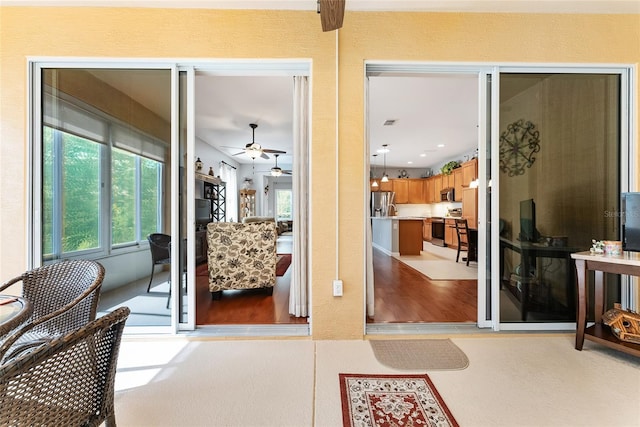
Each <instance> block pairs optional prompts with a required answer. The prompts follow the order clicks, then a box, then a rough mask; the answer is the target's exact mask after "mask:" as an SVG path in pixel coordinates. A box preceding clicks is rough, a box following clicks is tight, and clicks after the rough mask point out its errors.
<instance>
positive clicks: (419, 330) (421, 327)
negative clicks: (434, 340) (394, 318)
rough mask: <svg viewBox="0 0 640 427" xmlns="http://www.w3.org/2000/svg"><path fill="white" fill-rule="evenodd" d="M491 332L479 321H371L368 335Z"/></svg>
mask: <svg viewBox="0 0 640 427" xmlns="http://www.w3.org/2000/svg"><path fill="white" fill-rule="evenodd" d="M482 332H491V329H481V328H479V327H478V324H477V323H369V324H367V325H366V327H365V333H366V335H429V334H434V335H437V334H478V333H482Z"/></svg>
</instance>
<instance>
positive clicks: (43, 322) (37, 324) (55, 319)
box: [0, 284, 101, 363]
mask: <svg viewBox="0 0 640 427" xmlns="http://www.w3.org/2000/svg"><path fill="white" fill-rule="evenodd" d="M100 288H101V284H98V286H96V287H92V288H88V289H87V290H85V291H84V292H83V293H82V294H80V295H79V296H78V297H77V298H76V299H74V300H73V301H71V302H70V303H69V304H67V305H65V306H64V307H61V308H59V309H58V310H56V311H53V312H51V313H49V314H47V315H45V316H42V317H40V318H38V319H36V320H34V321H32V322H28V323H25V324H23V325H22V326H21V327H20V328H18V329H16V330H15V331H13V332H11V333H10V334H9V335H8V336H7V337H6V338H5V339H4V340H3V341H2V345H0V363H3V361H4V359H5V355H6V354H7V352H8V351H9V349H11V347H12V346H13V345H14V344H16V342H17V341H18V340H19V339H20V338H21V337H23V336H24V335H25V334H27V333H29V332H30V331H38V330H43V331H47V330H49V331H50V330H52V329H58V330H59V331H58V332H57V333H56V334H54V335H51V337H52V338H53V337H57V336H60V335H64V334H66V333H69V332H71V331H72V330H74V329H77V328H79V327H81V326H84V324H86V323H89V322H90V321H92V320H95V317H96V312H95V306H96V304H93V303H90V304H91V307H90V310H89V312H88V314H87V316H86V317H87V318H86V319H82V320H83V321H82V324H80V325H78V324H77V323H78V322H76V324H74V323H73V322H72V321H71V319H73V316H74V315H75V316H79V317H81V316H82V315H81V314H76V313H74V310H75V309H76V308H78V306H79V305H80V304H81V303H82V302H83V301H85V300H87V299H88V298H90V297H91V296H92V295H93V294H94V293H96V296H95V298H98V295H97V293H99V292H100ZM67 317H68V318H69V320H67V319H66V318H67ZM49 324H50V325H53V326H52V327H50V328H47V325H49ZM48 335H49V334H48Z"/></svg>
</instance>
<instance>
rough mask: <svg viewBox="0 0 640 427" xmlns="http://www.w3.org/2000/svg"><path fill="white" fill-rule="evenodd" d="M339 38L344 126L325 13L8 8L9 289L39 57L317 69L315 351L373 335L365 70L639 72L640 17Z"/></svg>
mask: <svg viewBox="0 0 640 427" xmlns="http://www.w3.org/2000/svg"><path fill="white" fill-rule="evenodd" d="M338 36H339V56H338V60H339V80H338V85H339V86H338V88H339V98H338V111H339V117H338V120H336V110H335V104H336V103H335V86H336V79H335V59H336V55H335V37H336V33H335V32H331V33H323V32H322V31H321V30H320V23H319V17H318V16H317V14H316V13H315V12H294V11H208V10H202V9H197V10H179V9H117V8H113V9H110V8H19V7H2V8H0V55H1V56H0V73H1V74H0V119H1V121H0V124H1V129H0V196H1V204H0V236H2V239H1V240H0V278H7V277H11V276H12V275H14V274H16V273H18V272H20V271H22V270H23V269H24V268H25V266H26V244H25V236H26V231H25V230H26V229H25V218H26V206H27V205H26V196H27V190H26V188H25V187H26V183H27V177H26V174H25V171H26V170H27V157H26V140H27V136H26V98H27V81H26V78H27V71H26V60H27V57H29V56H48V57H51V56H71V57H74V56H75V57H126V58H135V57H140V58H310V59H312V61H313V68H312V72H313V80H312V84H313V89H312V112H313V113H312V137H313V140H312V150H311V156H312V171H311V173H312V181H311V182H312V188H311V203H312V209H313V214H312V221H311V224H312V240H311V245H312V246H311V254H312V259H313V265H312V276H313V283H312V297H313V301H312V306H313V307H312V310H313V319H312V328H313V338H315V339H360V338H361V337H362V336H363V330H364V327H363V322H364V288H363V277H364V256H363V253H364V245H363V230H364V224H365V218H364V215H365V210H364V203H365V194H366V187H365V185H366V183H365V178H366V176H365V171H364V161H365V157H364V155H363V153H364V143H365V141H364V81H363V78H364V61H365V60H399V61H407V60H411V61H434V62H487V63H497V62H521V63H536V62H544V63H567V62H579V63H625V64H628V63H633V64H635V63H637V62H638V60H639V59H640V16H637V15H634V16H620V15H600V16H598V15H532V14H528V15H516V14H456V13H447V14H444V13H443V14H440V13H364V12H359V13H347V14H346V16H345V20H344V28H343V29H342V30H340V31H339V33H338ZM336 126H338V139H339V149H338V152H337V153H336V150H335V133H336ZM336 155H338V159H339V174H338V180H339V181H338V182H339V212H338V213H339V224H336V223H335V219H336V215H335V197H334V194H335V190H336V188H337V182H336V180H335V179H334V177H335V169H334V165H335V162H336ZM336 227H338V231H339V235H340V237H339V242H338V243H339V245H338V249H339V257H338V266H336V261H335V260H336V256H335V250H334V248H335V247H336V241H335V230H336ZM336 268H338V271H339V273H338V275H339V276H340V278H341V279H342V280H343V281H344V296H343V297H341V298H336V297H333V296H332V287H331V280H332V279H333V278H334V276H335V271H336Z"/></svg>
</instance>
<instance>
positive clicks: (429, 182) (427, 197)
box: [422, 178, 433, 203]
mask: <svg viewBox="0 0 640 427" xmlns="http://www.w3.org/2000/svg"><path fill="white" fill-rule="evenodd" d="M422 199H423V200H424V203H432V202H433V178H427V179H425V180H424V183H423V184H422Z"/></svg>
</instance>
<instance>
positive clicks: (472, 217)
mask: <svg viewBox="0 0 640 427" xmlns="http://www.w3.org/2000/svg"><path fill="white" fill-rule="evenodd" d="M462 217H463V218H466V220H467V224H469V228H478V189H477V188H465V189H463V190H462Z"/></svg>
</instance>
